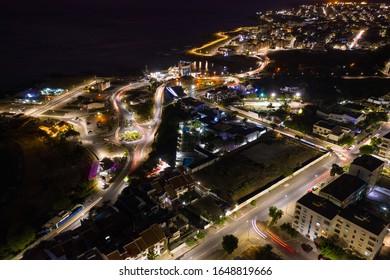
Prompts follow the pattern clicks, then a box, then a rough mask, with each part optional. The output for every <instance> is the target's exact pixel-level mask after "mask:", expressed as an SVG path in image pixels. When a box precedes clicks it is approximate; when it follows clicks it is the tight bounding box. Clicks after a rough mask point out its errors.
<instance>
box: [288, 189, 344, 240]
mask: <svg viewBox="0 0 390 280" xmlns="http://www.w3.org/2000/svg"><path fill="white" fill-rule="evenodd" d="M340 209H341V208H340V207H339V206H337V205H335V204H333V203H332V202H330V201H329V200H327V199H325V198H323V197H320V196H318V195H315V194H314V193H307V194H305V195H304V196H303V197H301V198H300V199H299V200H298V201H297V203H296V206H295V212H294V222H293V227H295V228H296V229H297V230H298V231H299V232H300V233H302V234H304V235H306V237H308V238H311V239H316V238H317V237H325V238H328V236H329V232H330V230H331V227H330V226H331V222H332V220H333V219H334V217H336V215H337V214H338V213H339V211H340Z"/></svg>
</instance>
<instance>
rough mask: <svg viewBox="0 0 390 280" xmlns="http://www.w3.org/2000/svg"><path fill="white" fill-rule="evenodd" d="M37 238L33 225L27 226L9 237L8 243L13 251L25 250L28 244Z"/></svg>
mask: <svg viewBox="0 0 390 280" xmlns="http://www.w3.org/2000/svg"><path fill="white" fill-rule="evenodd" d="M34 239H35V231H34V229H33V228H32V227H30V226H26V227H24V228H23V229H22V230H20V231H19V232H18V233H16V234H13V235H11V236H9V237H8V238H7V245H8V247H9V248H10V249H11V250H12V251H13V252H17V251H19V250H23V249H24V248H25V247H26V246H27V245H28V244H30V243H31V242H32V241H34Z"/></svg>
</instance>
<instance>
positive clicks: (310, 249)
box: [301, 243, 313, 253]
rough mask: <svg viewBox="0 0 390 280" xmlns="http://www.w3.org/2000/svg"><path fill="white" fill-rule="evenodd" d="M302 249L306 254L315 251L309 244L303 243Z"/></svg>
mask: <svg viewBox="0 0 390 280" xmlns="http://www.w3.org/2000/svg"><path fill="white" fill-rule="evenodd" d="M301 247H302V249H303V251H305V252H306V253H310V252H311V251H312V250H313V247H311V246H310V244H307V243H302V244H301Z"/></svg>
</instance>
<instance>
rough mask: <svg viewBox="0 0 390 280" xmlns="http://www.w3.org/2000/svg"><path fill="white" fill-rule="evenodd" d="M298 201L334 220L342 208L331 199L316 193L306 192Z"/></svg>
mask: <svg viewBox="0 0 390 280" xmlns="http://www.w3.org/2000/svg"><path fill="white" fill-rule="evenodd" d="M297 203H299V204H301V205H303V206H305V207H307V208H309V209H311V210H313V211H314V212H316V213H318V214H320V215H321V216H323V217H325V218H327V219H329V220H332V219H333V218H334V217H335V216H336V215H337V214H338V213H339V211H340V209H341V208H340V207H338V206H337V205H335V204H333V203H332V202H330V201H329V200H326V199H325V198H323V197H320V196H318V195H316V194H314V193H307V194H305V195H304V196H302V197H301V198H300V199H299V200H298V201H297Z"/></svg>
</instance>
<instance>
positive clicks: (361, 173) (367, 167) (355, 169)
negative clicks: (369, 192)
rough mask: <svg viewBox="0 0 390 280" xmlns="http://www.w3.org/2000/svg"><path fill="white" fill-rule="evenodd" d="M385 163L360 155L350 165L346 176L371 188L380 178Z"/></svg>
mask: <svg viewBox="0 0 390 280" xmlns="http://www.w3.org/2000/svg"><path fill="white" fill-rule="evenodd" d="M384 165H385V163H384V162H383V161H381V160H380V159H377V158H375V157H373V156H369V155H362V156H360V157H358V158H355V159H354V161H353V162H352V163H351V166H350V168H349V172H348V174H350V175H353V176H356V177H358V178H359V179H361V180H363V181H364V182H366V183H368V187H373V186H374V185H375V184H376V183H377V182H378V181H379V179H380V178H381V174H382V170H383V167H384Z"/></svg>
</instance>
